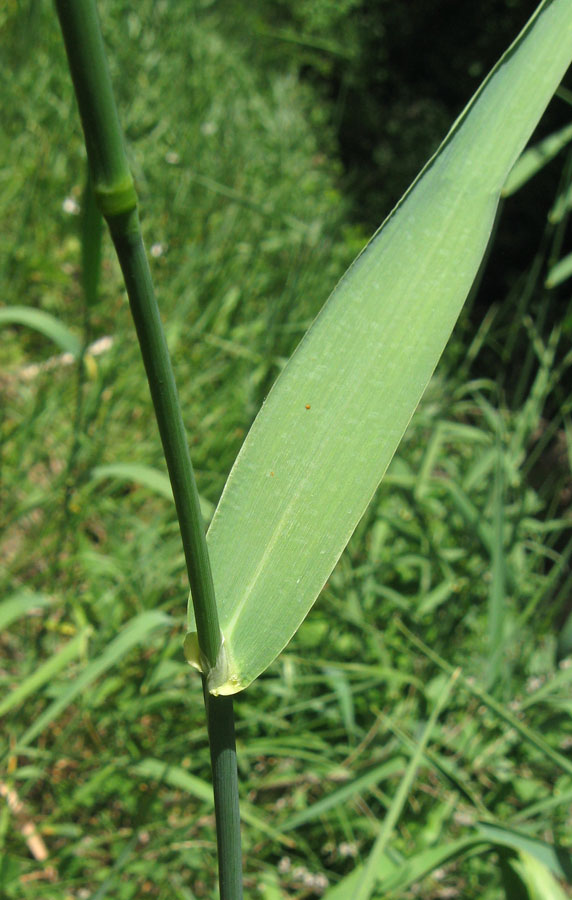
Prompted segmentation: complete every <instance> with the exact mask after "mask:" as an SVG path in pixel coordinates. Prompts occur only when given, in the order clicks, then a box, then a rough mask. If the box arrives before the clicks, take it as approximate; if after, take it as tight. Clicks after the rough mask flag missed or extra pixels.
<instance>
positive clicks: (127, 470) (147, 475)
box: [90, 463, 213, 522]
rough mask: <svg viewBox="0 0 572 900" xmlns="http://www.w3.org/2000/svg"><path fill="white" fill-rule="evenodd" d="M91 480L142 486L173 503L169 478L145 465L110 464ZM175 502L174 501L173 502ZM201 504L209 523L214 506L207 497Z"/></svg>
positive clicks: (96, 472) (95, 473)
mask: <svg viewBox="0 0 572 900" xmlns="http://www.w3.org/2000/svg"><path fill="white" fill-rule="evenodd" d="M90 478H91V480H92V481H94V482H95V483H97V482H99V481H105V480H106V479H108V478H109V479H112V480H117V481H128V482H135V483H136V484H140V485H142V486H143V487H146V488H147V489H148V490H150V491H152V492H153V493H154V494H157V495H158V496H159V497H164V498H165V499H166V500H171V501H173V488H172V487H171V482H170V480H169V476H168V475H166V474H165V472H160V471H159V469H154V468H153V466H146V465H144V464H143V463H109V464H108V465H105V466H96V467H95V468H94V469H92V470H91V472H90ZM173 502H174V501H173ZM199 502H200V504H201V512H202V514H203V518H204V519H205V521H207V522H208V521H209V520H210V519H211V517H212V514H213V504H212V503H211V502H210V501H209V500H207V499H206V498H205V497H201V496H199Z"/></svg>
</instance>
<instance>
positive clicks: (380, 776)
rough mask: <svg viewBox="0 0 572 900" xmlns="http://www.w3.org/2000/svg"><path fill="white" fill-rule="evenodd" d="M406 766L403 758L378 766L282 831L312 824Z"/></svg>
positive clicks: (293, 818) (293, 819)
mask: <svg viewBox="0 0 572 900" xmlns="http://www.w3.org/2000/svg"><path fill="white" fill-rule="evenodd" d="M404 765H405V761H404V759H403V758H401V757H395V758H394V759H391V760H389V761H388V762H386V763H383V765H381V766H376V767H375V769H372V770H371V772H366V773H365V775H360V777H359V778H356V779H354V781H352V782H351V783H350V784H345V785H344V786H343V787H341V788H339V790H337V791H334V792H333V793H332V794H329V795H328V796H327V797H323V799H322V800H318V802H317V803H313V804H312V805H311V806H308V807H306V809H302V810H300V812H298V813H296V814H295V815H293V816H291V817H290V818H289V819H287V820H286V821H285V822H284V824H283V825H282V831H291V830H292V829H293V828H298V827H299V826H300V825H305V824H306V823H307V822H312V821H313V820H314V819H317V818H319V817H320V816H323V815H324V813H326V812H328V810H330V809H334V808H335V807H336V806H339V805H341V804H343V803H348V802H349V801H350V800H353V799H354V797H357V796H360V795H361V794H363V793H364V792H366V791H368V790H369V789H370V788H372V787H374V786H375V785H377V784H379V782H380V781H383V780H384V779H385V778H391V776H393V775H396V774H397V773H398V772H401V771H403V768H404Z"/></svg>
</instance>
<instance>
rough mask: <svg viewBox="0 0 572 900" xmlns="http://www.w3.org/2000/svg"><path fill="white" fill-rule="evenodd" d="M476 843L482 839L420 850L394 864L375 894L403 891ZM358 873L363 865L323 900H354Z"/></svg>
mask: <svg viewBox="0 0 572 900" xmlns="http://www.w3.org/2000/svg"><path fill="white" fill-rule="evenodd" d="M479 843H482V838H474V837H467V838H461V839H460V840H458V841H452V842H451V843H450V844H445V845H441V846H439V847H431V848H430V849H429V850H423V851H422V852H421V853H418V854H417V855H416V856H413V857H411V859H408V860H406V861H405V862H403V863H402V864H401V865H399V866H397V865H396V866H395V869H396V870H395V871H394V872H392V873H391V874H389V875H387V876H386V877H384V878H383V879H382V880H381V881H380V883H379V891H383V894H384V895H385V894H387V893H389V892H390V891H405V890H407V888H409V887H410V886H411V885H412V884H413V883H414V882H417V881H420V880H421V879H422V878H425V877H426V876H427V875H430V874H431V872H433V871H434V870H435V869H437V868H439V867H440V866H444V865H446V864H447V863H449V862H452V861H453V860H455V859H458V858H459V857H461V856H463V854H464V853H466V852H467V851H468V850H471V849H472V848H473V847H474V846H475V845H476V844H479ZM362 873H363V866H358V867H357V869H354V871H353V872H351V873H350V874H349V875H347V876H346V877H345V878H344V879H342V881H340V882H339V884H337V885H335V887H333V888H330V890H329V891H326V893H325V894H324V900H354V897H355V892H356V889H357V886H358V883H359V879H360V876H361V874H362ZM378 893H379V892H378Z"/></svg>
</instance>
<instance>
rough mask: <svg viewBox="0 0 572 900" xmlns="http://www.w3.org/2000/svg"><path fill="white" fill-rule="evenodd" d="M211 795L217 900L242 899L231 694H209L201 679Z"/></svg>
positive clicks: (240, 849)
mask: <svg viewBox="0 0 572 900" xmlns="http://www.w3.org/2000/svg"><path fill="white" fill-rule="evenodd" d="M203 693H204V697H205V707H206V710H207V725H208V731H209V742H210V750H211V766H212V773H213V791H214V797H215V810H216V811H217V815H216V842H217V850H218V860H219V869H218V881H219V888H220V896H221V900H242V848H241V841H240V809H239V804H238V772H237V767H236V742H235V737H234V710H233V699H232V697H213V695H212V694H209V692H208V690H207V687H206V679H204V678H203Z"/></svg>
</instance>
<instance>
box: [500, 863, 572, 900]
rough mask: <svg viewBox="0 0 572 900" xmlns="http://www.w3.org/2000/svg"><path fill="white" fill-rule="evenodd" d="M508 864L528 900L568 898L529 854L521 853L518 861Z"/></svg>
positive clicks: (560, 899)
mask: <svg viewBox="0 0 572 900" xmlns="http://www.w3.org/2000/svg"><path fill="white" fill-rule="evenodd" d="M510 864H511V866H512V867H513V869H514V871H515V872H516V873H517V875H518V876H519V877H520V879H521V880H522V883H523V884H524V886H525V887H526V890H527V891H528V897H529V900H567V898H568V897H569V894H565V893H564V891H563V890H562V888H561V887H560V885H559V884H558V882H557V881H556V879H555V878H554V876H553V875H551V874H550V872H548V871H547V869H546V866H543V865H542V863H541V862H539V861H538V860H537V859H535V857H534V856H531V855H530V854H529V853H524V852H522V851H521V852H520V853H519V855H518V859H514V860H511V861H510Z"/></svg>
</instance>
